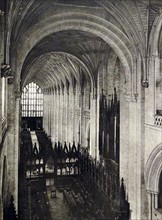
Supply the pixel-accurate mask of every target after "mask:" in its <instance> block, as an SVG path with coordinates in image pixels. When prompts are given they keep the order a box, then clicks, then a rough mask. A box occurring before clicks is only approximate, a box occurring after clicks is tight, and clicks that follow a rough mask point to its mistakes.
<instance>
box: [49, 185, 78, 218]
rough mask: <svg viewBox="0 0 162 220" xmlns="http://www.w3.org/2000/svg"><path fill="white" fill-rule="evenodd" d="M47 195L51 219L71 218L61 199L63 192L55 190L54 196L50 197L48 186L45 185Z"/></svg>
mask: <svg viewBox="0 0 162 220" xmlns="http://www.w3.org/2000/svg"><path fill="white" fill-rule="evenodd" d="M46 189H47V196H48V200H49V209H50V213H51V216H52V220H72V219H74V218H73V217H72V216H71V213H70V210H69V209H68V207H67V206H66V204H65V202H64V201H63V193H62V192H59V191H58V190H57V192H56V198H51V190H50V187H46Z"/></svg>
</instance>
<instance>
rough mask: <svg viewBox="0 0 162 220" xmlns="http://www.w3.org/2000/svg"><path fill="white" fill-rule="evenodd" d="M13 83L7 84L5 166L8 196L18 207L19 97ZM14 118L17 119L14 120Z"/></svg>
mask: <svg viewBox="0 0 162 220" xmlns="http://www.w3.org/2000/svg"><path fill="white" fill-rule="evenodd" d="M15 98H16V96H15V91H14V85H13V84H10V85H9V86H8V101H9V106H8V114H7V119H8V132H7V168H8V175H7V176H8V186H9V190H8V196H9V198H10V196H11V195H13V196H14V200H15V207H16V209H17V207H18V158H17V157H18V135H19V134H18V130H19V129H18V126H19V99H17V100H16V99H15ZM16 120H18V121H17V122H16Z"/></svg>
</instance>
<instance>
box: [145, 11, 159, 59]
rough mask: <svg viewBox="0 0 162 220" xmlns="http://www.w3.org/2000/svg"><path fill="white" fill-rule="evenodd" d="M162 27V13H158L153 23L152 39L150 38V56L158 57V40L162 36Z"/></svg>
mask: <svg viewBox="0 0 162 220" xmlns="http://www.w3.org/2000/svg"><path fill="white" fill-rule="evenodd" d="M161 28H162V13H161V14H160V15H158V16H157V17H156V18H155V20H154V23H153V25H152V30H151V34H150V39H149V45H150V50H149V51H148V52H149V54H148V55H149V56H150V57H154V56H155V57H156V56H157V55H158V42H159V37H160V32H161Z"/></svg>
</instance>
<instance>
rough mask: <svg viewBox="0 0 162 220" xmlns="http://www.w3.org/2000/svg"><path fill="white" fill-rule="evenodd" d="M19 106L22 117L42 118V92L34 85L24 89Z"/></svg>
mask: <svg viewBox="0 0 162 220" xmlns="http://www.w3.org/2000/svg"><path fill="white" fill-rule="evenodd" d="M21 106H22V117H43V92H42V89H41V88H40V87H39V86H38V85H37V84H36V83H33V82H32V83H29V84H27V85H26V86H25V87H24V89H23V92H22V97H21Z"/></svg>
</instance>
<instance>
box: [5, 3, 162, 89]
mask: <svg viewBox="0 0 162 220" xmlns="http://www.w3.org/2000/svg"><path fill="white" fill-rule="evenodd" d="M4 2H5V1H4ZM7 7H8V19H7V25H8V33H7V34H8V37H7V39H9V38H10V48H9V49H10V57H11V59H12V57H15V53H16V52H15V51H16V49H15V48H16V47H17V45H19V42H20V39H21V37H22V36H24V35H26V33H27V31H28V30H30V29H31V28H32V27H34V26H35V25H37V24H38V23H39V22H40V21H44V23H45V25H47V26H48V23H46V22H45V21H46V19H47V18H50V16H53V15H57V14H59V13H60V11H61V12H64V13H65V12H66V13H69V11H70V13H73V12H75V13H77V12H84V13H85V14H86V13H87V14H91V13H93V14H94V15H96V16H99V17H101V18H102V19H105V20H106V21H108V22H111V23H112V24H113V25H115V26H116V27H118V28H119V29H120V30H121V31H122V32H123V33H124V34H125V36H126V37H127V38H128V39H129V42H130V44H132V45H135V46H136V47H137V48H138V49H139V52H140V53H141V56H143V57H145V56H146V53H147V46H146V45H147V44H148V38H149V33H150V31H151V28H152V25H153V22H154V19H155V17H156V16H157V15H158V13H159V11H160V10H161V8H162V1H159V0H150V1H145V0H136V1H134V0H124V1H121V0H117V1H114V0H46V1H44V0H40V1H37V0H8V5H7ZM148 16H149V17H148ZM28 37H29V38H30V36H28ZM24 43H25V42H24ZM112 52H113V50H112V48H111V47H110V46H109V45H108V44H107V43H105V42H104V40H102V39H101V38H100V37H99V36H96V35H94V34H92V33H88V32H84V31H77V30H71V31H70V30H65V31H60V32H57V33H53V34H51V35H49V36H47V37H45V38H43V39H42V40H41V41H40V42H39V43H37V44H36V45H35V46H34V47H33V48H32V49H31V50H30V52H29V53H28V55H27V57H26V59H25V62H24V64H23V68H22V70H21V86H24V85H25V84H27V83H29V82H31V81H35V82H37V83H38V84H39V85H40V86H41V87H43V88H46V87H49V86H52V85H54V86H55V87H59V88H61V87H63V88H64V87H66V88H68V86H70V85H72V86H73V85H75V83H78V84H79V85H80V86H81V85H83V84H84V83H89V85H91V82H92V81H95V78H96V77H97V74H96V72H97V69H98V67H99V65H100V64H101V62H102V61H103V60H104V59H108V58H109V56H110V54H111V53H112ZM114 53H115V52H114Z"/></svg>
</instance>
